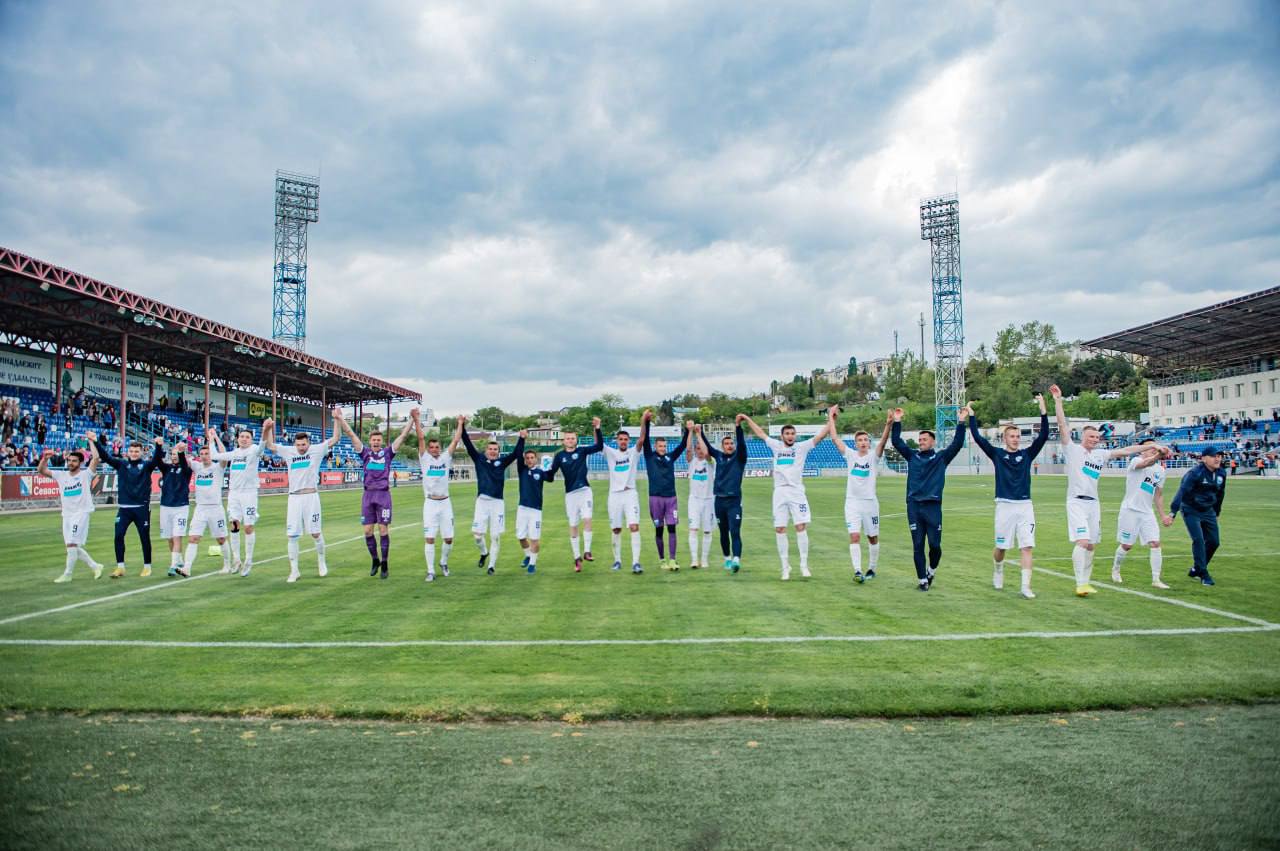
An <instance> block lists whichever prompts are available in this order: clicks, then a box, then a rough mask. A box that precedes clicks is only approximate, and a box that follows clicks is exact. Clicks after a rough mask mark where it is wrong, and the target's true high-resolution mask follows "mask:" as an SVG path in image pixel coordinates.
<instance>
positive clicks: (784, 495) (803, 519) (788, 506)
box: [773, 488, 809, 528]
mask: <svg viewBox="0 0 1280 851" xmlns="http://www.w3.org/2000/svg"><path fill="white" fill-rule="evenodd" d="M788 517H790V519H791V522H792V523H808V522H809V498H808V497H807V496H805V493H804V491H802V490H796V489H791V488H788V489H787V490H778V489H777V488H774V489H773V525H774V527H775V528H777V527H779V526H786V525H787V518H788Z"/></svg>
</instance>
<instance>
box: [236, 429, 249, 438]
mask: <svg viewBox="0 0 1280 851" xmlns="http://www.w3.org/2000/svg"><path fill="white" fill-rule="evenodd" d="M242 434H247V435H249V437H250V439H252V438H253V429H248V428H242V429H239V430H237V431H236V437H239V436H240V435H242Z"/></svg>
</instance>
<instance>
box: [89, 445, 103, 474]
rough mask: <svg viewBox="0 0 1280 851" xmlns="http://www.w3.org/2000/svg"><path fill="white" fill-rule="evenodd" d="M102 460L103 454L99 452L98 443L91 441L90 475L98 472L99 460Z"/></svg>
mask: <svg viewBox="0 0 1280 851" xmlns="http://www.w3.org/2000/svg"><path fill="white" fill-rule="evenodd" d="M101 460H102V456H101V455H99V454H98V444H97V442H95V441H92V440H91V441H89V475H93V474H94V473H96V472H98V462H100V461H101Z"/></svg>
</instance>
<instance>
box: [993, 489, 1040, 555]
mask: <svg viewBox="0 0 1280 851" xmlns="http://www.w3.org/2000/svg"><path fill="white" fill-rule="evenodd" d="M1015 541H1016V542H1017V548H1018V549H1022V548H1023V547H1034V546H1035V545H1036V509H1035V506H1033V505H1032V504H1031V500H1027V501H1026V502H997V503H996V549H998V550H1011V549H1014V542H1015Z"/></svg>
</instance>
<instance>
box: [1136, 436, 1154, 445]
mask: <svg viewBox="0 0 1280 851" xmlns="http://www.w3.org/2000/svg"><path fill="white" fill-rule="evenodd" d="M1155 442H1156V439H1155V438H1154V437H1144V438H1142V440H1139V441H1138V445H1139V446H1146V445H1147V444H1148V443H1155Z"/></svg>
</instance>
